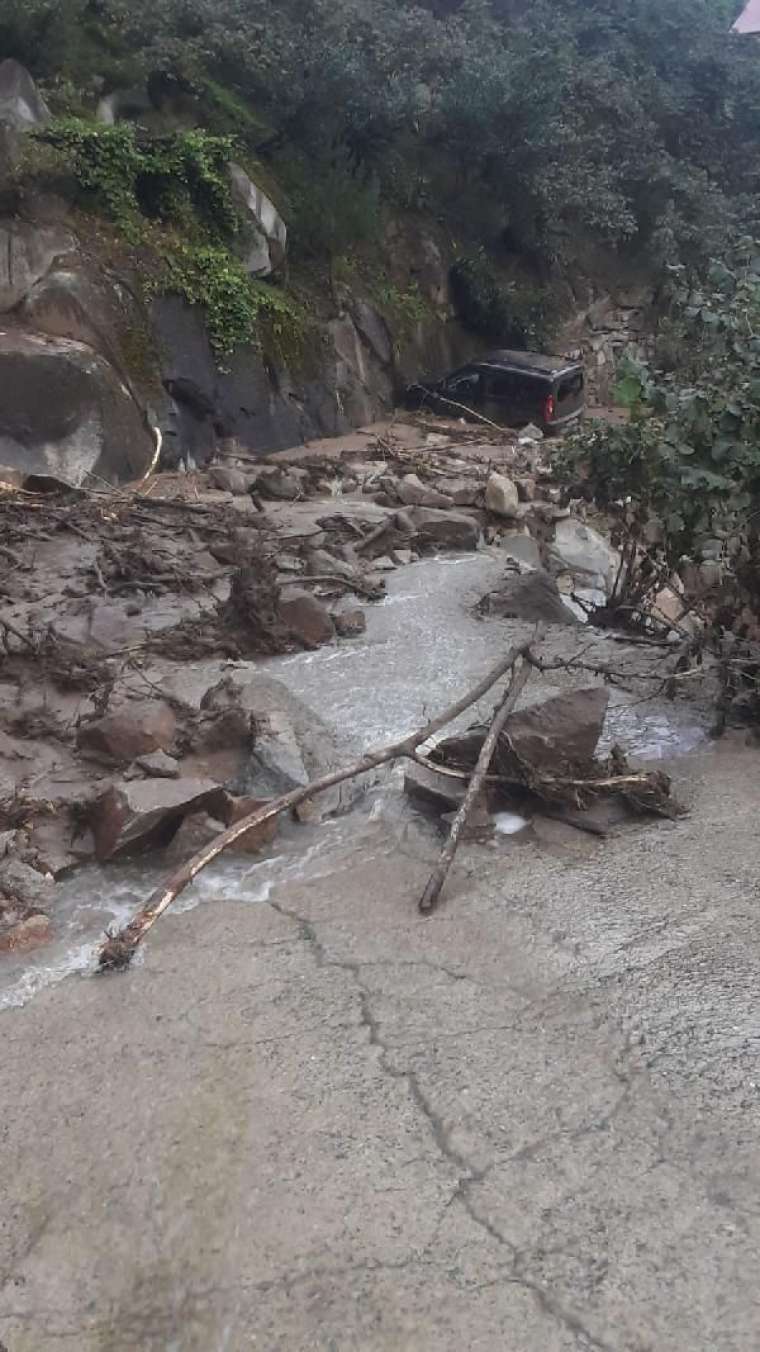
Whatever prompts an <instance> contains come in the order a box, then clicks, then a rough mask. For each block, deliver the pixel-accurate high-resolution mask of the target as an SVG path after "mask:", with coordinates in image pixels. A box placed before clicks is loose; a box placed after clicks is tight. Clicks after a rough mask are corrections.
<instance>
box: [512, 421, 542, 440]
mask: <svg viewBox="0 0 760 1352" xmlns="http://www.w3.org/2000/svg"><path fill="white" fill-rule="evenodd" d="M543 439H544V434H543V432H542V431H541V428H540V427H536V424H535V423H527V424H526V426H525V427H523V428H522V429H521V431H520V435H519V436H518V438H517V443H518V445H524V444H525V442H528V441H543Z"/></svg>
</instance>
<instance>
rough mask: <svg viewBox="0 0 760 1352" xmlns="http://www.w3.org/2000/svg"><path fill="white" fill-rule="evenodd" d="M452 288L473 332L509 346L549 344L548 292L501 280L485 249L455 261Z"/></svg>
mask: <svg viewBox="0 0 760 1352" xmlns="http://www.w3.org/2000/svg"><path fill="white" fill-rule="evenodd" d="M451 292H452V297H453V300H454V305H455V308H456V310H457V314H458V316H459V318H460V320H461V321H462V323H463V324H464V325H465V327H466V328H468V329H471V330H472V332H473V333H479V334H481V335H482V336H483V337H484V338H492V339H494V341H496V342H500V343H505V344H506V345H507V346H508V347H516V348H531V347H532V348H541V347H543V346H545V344H546V342H547V334H548V329H549V321H550V305H549V301H548V297H547V295H546V293H544V292H543V291H540V290H538V289H527V288H524V287H522V288H521V287H518V286H517V284H516V283H504V282H501V281H499V280H498V278H497V277H496V275H495V273H494V272H493V269H492V268H491V266H490V264H489V263H488V260H487V259H486V257H485V255H484V254H483V253H479V254H475V255H472V256H470V257H467V258H462V259H460V260H459V261H458V262H457V263H455V264H454V266H453V268H452V269H451Z"/></svg>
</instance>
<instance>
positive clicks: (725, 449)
mask: <svg viewBox="0 0 760 1352" xmlns="http://www.w3.org/2000/svg"><path fill="white" fill-rule="evenodd" d="M672 277H673V282H674V294H673V301H672V311H671V315H670V316H669V318H668V337H669V338H671V337H672V332H673V330H674V326H675V331H676V332H678V333H679V334H680V337H681V343H680V361H679V364H678V366H677V368H676V369H675V370H670V371H661V370H660V371H657V370H652V369H650V368H649V367H648V366H647V365H646V364H637V363H633V362H630V361H629V362H628V363H626V365H625V367H624V368H623V370H622V371H621V381H620V385H619V387H618V393H619V395H621V396H622V397H624V398H625V400H626V402H627V403H628V404H629V406H630V408H631V420H630V422H628V423H626V424H623V425H621V426H608V425H601V424H597V425H592V426H591V427H590V429H587V430H583V431H581V432H580V433H579V434H578V435H577V436H576V437H574V438H571V439H569V440H568V442H567V443H566V444H565V447H564V449H563V451H562V455H561V465H562V467H563V470H564V473H565V474H566V475H567V477H568V478H571V479H574V480H576V481H577V479H578V477H579V476H580V477H582V478H583V479H585V481H586V483H587V484H588V485H589V486H590V488H591V490H592V491H593V494H594V496H595V498H596V500H597V501H598V502H599V503H600V504H601V505H603V506H613V507H614V506H615V505H619V506H621V507H623V508H624V510H625V512H626V514H627V516H628V518H629V522H630V524H631V525H632V527H633V528H634V529H636V530H642V529H643V527H644V526H645V525H646V523H647V522H648V521H649V520H650V519H651V518H652V517H657V518H658V520H659V522H660V523H661V525H662V527H663V529H664V545H663V549H664V553H665V556H666V558H667V559H668V561H669V562H671V563H673V564H675V563H677V562H678V560H679V559H680V557H681V556H682V555H684V554H690V553H692V552H693V551H694V549H695V547H696V546H697V545H698V542H699V539H700V537H704V536H705V535H709V534H713V533H717V534H718V535H730V534H736V533H737V532H738V533H739V534H741V533H742V532H743V531H745V530H746V529H747V527H748V524H749V522H750V521H751V519H752V516H753V512H754V511H755V510H756V506H757V503H758V501H760V336H756V335H758V334H760V244H755V243H754V242H753V241H751V240H744V241H742V242H741V244H739V245H738V246H737V248H736V249H735V250H734V251H733V252H732V254H731V256H730V257H729V258H728V259H727V260H716V261H715V262H713V264H712V265H711V267H710V269H709V272H708V273H707V276H706V277H705V279H704V280H703V281H702V282H701V283H695V282H694V281H692V280H690V279H689V278H688V276H687V274H686V273H685V272H684V270H683V269H682V268H680V267H679V268H677V269H675V270H674V271H673V273H672ZM628 503H630V506H628V507H626V506H625V504H628Z"/></svg>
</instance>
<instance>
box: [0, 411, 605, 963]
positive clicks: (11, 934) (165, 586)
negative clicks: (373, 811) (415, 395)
mask: <svg viewBox="0 0 760 1352" xmlns="http://www.w3.org/2000/svg"><path fill="white" fill-rule="evenodd" d="M2 478H3V475H2V472H0V480H2ZM0 489H1V491H0V538H1V539H2V541H3V543H2V546H0V691H1V693H2V700H1V701H0V950H3V949H6V950H7V949H11V948H19V947H23V946H32V945H36V944H38V943H40V942H42V941H44V939H45V938H46V937H47V935H48V933H49V930H50V924H51V921H50V918H49V911H50V907H51V902H52V900H53V898H54V888H55V879H56V878H58V877H60V876H61V875H62V874H63V873H65V872H66V871H67V870H69V869H71V868H73V867H75V866H76V865H77V864H80V863H82V862H85V861H88V860H91V859H94V858H95V859H98V860H100V861H103V862H105V861H108V860H111V859H117V858H123V857H124V856H125V855H127V854H132V853H135V852H141V851H146V850H148V849H154V848H158V847H160V848H162V849H165V850H168V851H169V852H170V857H171V858H172V860H173V861H178V860H179V859H180V858H182V857H183V854H190V853H192V852H193V850H194V849H196V848H198V846H199V845H200V844H202V843H203V841H204V839H206V838H209V837H210V836H211V835H213V834H215V833H216V832H218V831H219V830H220V829H221V828H222V826H224V825H227V824H230V823H231V822H233V821H235V820H237V819H238V818H239V817H240V815H241V814H242V813H244V812H246V811H249V810H250V809H251V807H252V805H253V803H255V802H256V801H257V800H261V799H263V798H266V797H268V796H271V795H274V794H278V793H282V792H284V791H286V790H287V789H288V788H290V787H292V786H295V785H297V784H302V783H306V782H307V781H308V780H309V779H310V778H312V777H314V775H316V774H318V773H322V772H324V771H325V770H327V769H329V768H331V767H332V766H334V765H335V764H336V763H337V758H338V757H339V755H340V750H341V749H340V747H339V745H338V743H337V741H336V738H335V736H334V735H333V734H332V733H331V731H330V730H329V729H328V728H327V727H326V726H325V725H324V724H323V723H322V722H321V720H320V719H319V718H317V717H316V716H315V715H314V713H313V712H312V711H310V710H306V709H304V708H303V706H301V705H300V704H299V702H298V701H297V700H294V699H293V698H292V697H291V696H290V695H289V693H288V691H287V690H286V689H285V688H284V687H283V686H282V685H281V684H280V683H278V682H277V681H273V680H272V679H271V678H269V677H268V676H266V675H265V674H264V673H263V671H262V668H261V664H260V659H261V658H262V657H265V656H267V655H271V654H273V653H278V652H284V651H287V650H289V649H291V648H299V647H301V648H303V647H306V648H312V647H317V646H319V645H321V644H324V643H335V642H343V641H346V642H350V641H352V640H353V639H355V637H356V636H357V635H359V634H361V633H362V631H363V629H364V624H365V616H364V607H365V605H366V604H367V603H368V602H369V603H371V602H373V601H377V600H380V599H382V597H383V594H384V590H385V581H384V579H385V576H386V575H387V573H388V572H389V570H392V569H394V568H397V567H402V566H404V565H408V564H411V563H413V562H415V561H416V560H417V559H419V558H420V557H421V556H423V555H425V554H429V553H431V552H435V551H442V550H448V551H459V552H461V551H467V550H475V549H477V548H479V547H483V546H486V547H490V548H492V549H496V550H499V551H501V552H503V556H504V562H505V572H506V574H507V581H506V582H505V588H504V591H503V593H500V594H499V595H498V596H496V597H491V598H486V600H485V601H484V609H486V610H488V609H491V610H496V611H497V612H498V613H500V614H514V615H517V616H519V617H521V618H527V619H545V620H547V621H549V622H550V623H576V622H577V617H576V615H575V614H574V613H573V612H572V611H571V610H569V609H568V608H567V606H566V605H565V603H564V601H563V600H562V597H561V593H560V589H565V590H572V589H573V588H576V587H578V586H583V585H586V586H588V587H592V588H594V587H595V588H601V589H602V590H603V589H604V588H605V586H606V585H607V584H608V582H609V579H610V577H611V576H612V575H613V572H614V567H615V555H614V551H612V550H611V549H610V547H609V546H608V545H607V544H606V542H605V541H604V540H603V539H602V537H601V536H600V535H598V534H597V533H596V532H595V531H594V530H593V529H592V528H591V527H590V526H589V525H588V524H587V523H585V522H584V521H582V520H580V519H575V518H574V517H572V516H571V515H570V512H569V511H568V509H567V508H565V507H562V506H561V505H560V504H559V492H558V490H557V489H556V488H555V487H554V486H553V485H552V482H551V470H550V467H549V466H548V465H547V464H546V463H545V460H544V458H543V450H542V445H541V441H540V439H539V436H538V435H537V434H534V433H529V435H527V436H526V435H522V436H521V437H520V438H518V437H517V436H513V435H511V434H504V436H503V437H500V438H497V439H495V440H494V442H484V441H482V439H478V437H477V434H475V433H473V431H472V429H469V428H464V427H463V426H462V425H461V424H457V423H452V424H445V423H443V424H441V427H440V429H439V428H436V430H434V431H433V432H432V433H431V432H430V430H429V429H426V428H425V427H424V426H414V425H400V424H393V425H391V426H390V427H388V426H384V427H382V428H373V429H369V430H368V431H366V432H364V433H357V434H354V435H352V436H349V437H346V438H343V439H341V440H340V441H339V442H334V443H329V444H325V443H322V444H319V445H315V446H314V447H311V448H309V447H305V448H302V449H300V450H299V451H297V452H292V451H291V452H289V453H287V454H280V455H275V456H271V457H269V458H267V459H266V460H265V461H258V462H255V461H246V460H244V459H243V458H242V457H238V458H235V457H234V456H233V457H232V458H230V459H229V460H228V461H226V462H225V463H224V464H218V465H214V466H212V467H211V468H210V469H209V470H208V471H207V472H205V473H203V474H201V473H192V474H187V475H161V474H159V475H157V476H155V477H154V478H152V479H151V480H150V481H149V482H148V483H147V484H142V485H139V486H131V487H130V486H127V487H124V488H121V489H113V490H103V489H102V488H101V487H100V486H99V485H94V486H93V489H92V490H91V491H89V492H83V491H81V490H74V489H71V488H69V487H66V486H64V485H60V484H57V485H56V484H51V483H50V482H40V481H38V480H33V479H29V480H26V481H23V480H22V481H20V480H19V479H18V477H17V476H16V477H15V478H14V479H8V480H6V481H5V482H4V483H3V484H2V485H0ZM510 597H511V598H512V599H511V600H510ZM515 598H516V599H515ZM344 802H345V798H344V799H341V798H340V795H339V793H338V791H336V792H335V794H333V796H332V797H328V798H327V800H326V801H325V800H324V799H320V800H319V804H318V807H319V811H320V812H325V811H327V812H329V811H335V810H337V809H338V808H339V807H340V806H341V805H342V803H344ZM312 810H313V809H312ZM263 843H265V841H264V839H263V838H262V837H261V836H260V835H259V836H257V838H256V839H254V840H245V841H244V848H246V849H248V850H251V849H259V848H260V847H261V846H262V844H263Z"/></svg>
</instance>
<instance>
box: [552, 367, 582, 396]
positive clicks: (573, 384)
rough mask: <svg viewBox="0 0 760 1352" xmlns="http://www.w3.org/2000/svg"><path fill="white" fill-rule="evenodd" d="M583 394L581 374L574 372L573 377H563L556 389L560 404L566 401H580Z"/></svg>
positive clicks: (580, 372)
mask: <svg viewBox="0 0 760 1352" xmlns="http://www.w3.org/2000/svg"><path fill="white" fill-rule="evenodd" d="M582 394H583V372H582V371H576V372H575V374H574V375H571V376H565V379H564V380H561V381H560V382H559V385H558V387H557V400H558V402H559V403H560V404H562V403H565V402H566V401H567V400H568V399H573V400H575V399H580V398H581V396H582Z"/></svg>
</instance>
